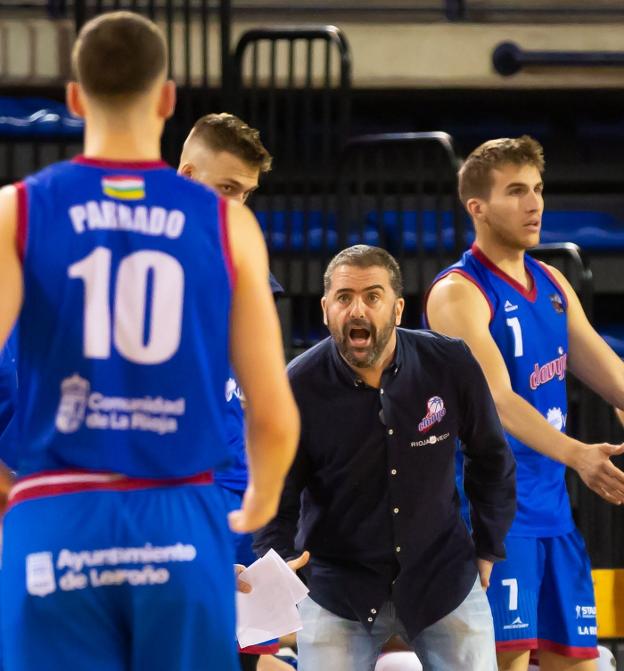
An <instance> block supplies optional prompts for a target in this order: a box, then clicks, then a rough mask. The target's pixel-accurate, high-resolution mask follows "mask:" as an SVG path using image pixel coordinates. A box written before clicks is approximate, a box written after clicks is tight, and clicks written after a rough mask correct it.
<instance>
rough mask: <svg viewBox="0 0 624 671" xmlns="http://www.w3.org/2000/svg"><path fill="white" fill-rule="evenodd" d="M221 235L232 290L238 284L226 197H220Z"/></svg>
mask: <svg viewBox="0 0 624 671" xmlns="http://www.w3.org/2000/svg"><path fill="white" fill-rule="evenodd" d="M218 208H219V237H220V239H221V250H222V252H223V260H224V261H225V267H226V269H227V273H228V277H229V278H230V288H231V289H232V291H233V290H234V287H235V286H236V268H235V267H234V261H233V259H232V248H231V247H230V236H229V233H228V203H227V200H225V198H219V205H218Z"/></svg>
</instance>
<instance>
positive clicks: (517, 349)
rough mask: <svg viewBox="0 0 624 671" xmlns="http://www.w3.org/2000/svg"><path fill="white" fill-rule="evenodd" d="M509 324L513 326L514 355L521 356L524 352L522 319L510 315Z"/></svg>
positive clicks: (510, 326)
mask: <svg viewBox="0 0 624 671" xmlns="http://www.w3.org/2000/svg"><path fill="white" fill-rule="evenodd" d="M507 326H509V328H511V332H512V333H513V337H514V357H519V356H522V355H523V354H524V348H523V346H522V328H521V327H520V320H519V319H518V317H510V318H509V319H507Z"/></svg>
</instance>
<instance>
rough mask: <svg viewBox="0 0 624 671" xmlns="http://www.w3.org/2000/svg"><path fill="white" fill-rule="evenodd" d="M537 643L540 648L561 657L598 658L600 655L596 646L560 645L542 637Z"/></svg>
mask: <svg viewBox="0 0 624 671" xmlns="http://www.w3.org/2000/svg"><path fill="white" fill-rule="evenodd" d="M538 645H539V649H540V650H548V651H549V652H554V653H555V654H557V655H562V656H563V657H574V658H575V659H598V657H600V653H599V652H598V648H597V647H596V646H582V647H581V646H573V645H562V644H561V643H555V642H554V641H548V640H545V639H543V638H540V639H539V640H538Z"/></svg>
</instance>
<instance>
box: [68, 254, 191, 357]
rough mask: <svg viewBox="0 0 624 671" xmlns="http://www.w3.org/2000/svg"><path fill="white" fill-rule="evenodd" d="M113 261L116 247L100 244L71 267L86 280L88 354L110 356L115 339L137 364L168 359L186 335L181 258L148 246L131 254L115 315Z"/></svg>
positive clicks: (123, 267)
mask: <svg viewBox="0 0 624 671" xmlns="http://www.w3.org/2000/svg"><path fill="white" fill-rule="evenodd" d="M111 262H112V253H111V250H110V249H107V248H106V247H96V248H95V249H94V250H93V251H92V252H91V254H89V255H88V256H86V257H85V258H84V259H81V260H80V261H77V262H76V263H74V264H73V265H71V266H70V267H69V268H68V269H67V274H68V275H69V277H71V278H75V279H81V280H82V281H83V283H84V293H85V300H84V319H83V352H84V355H85V357H87V358H88V359H108V358H109V357H110V355H111V341H112V342H113V343H114V344H115V347H116V348H117V350H118V352H119V353H120V354H121V355H122V356H123V357H124V358H126V359H128V360H129V361H132V362H134V363H139V364H158V363H162V362H163V361H167V360H168V359H170V358H171V357H172V356H173V355H174V354H175V353H176V351H177V350H178V347H179V346H180V338H181V335H182V307H183V302H184V271H183V269H182V266H181V265H180V263H179V262H178V260H177V259H175V258H173V257H172V256H170V255H169V254H165V253H164V252H159V251H153V250H143V251H138V252H133V253H132V254H129V255H128V256H125V257H124V258H123V259H122V260H121V262H120V263H119V267H118V269H117V277H116V280H115V287H114V293H113V315H112V318H111V306H110V290H111V286H110V285H111ZM150 278H151V280H152V282H151V286H152V291H151V301H150V305H149V306H148V305H147V297H148V285H149V280H150ZM148 316H149V326H148V328H147V333H146V322H147V319H148ZM111 330H112V338H111Z"/></svg>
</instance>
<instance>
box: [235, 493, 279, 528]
mask: <svg viewBox="0 0 624 671" xmlns="http://www.w3.org/2000/svg"><path fill="white" fill-rule="evenodd" d="M278 505H279V490H278V491H277V492H269V493H268V494H267V493H262V494H261V493H259V492H258V491H257V490H256V489H255V487H254V486H253V485H251V484H250V485H249V486H248V487H247V489H246V490H245V495H244V496H243V505H242V507H241V509H240V510H233V511H232V512H231V513H230V514H229V515H228V522H229V524H230V529H231V530H232V531H234V532H236V533H237V534H249V533H252V532H253V531H257V530H258V529H260V528H261V527H263V526H264V525H265V524H268V523H269V522H270V521H271V520H272V519H273V518H274V517H275V513H276V512H277V506H278Z"/></svg>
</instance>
